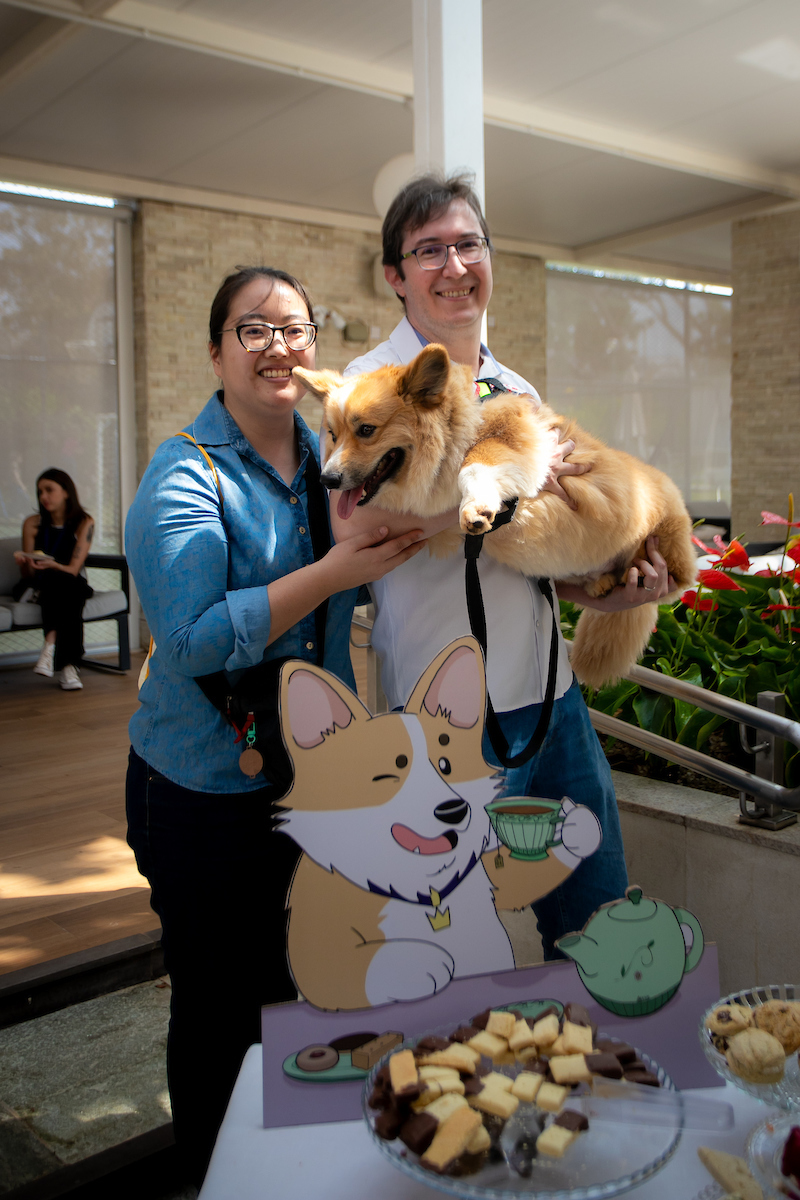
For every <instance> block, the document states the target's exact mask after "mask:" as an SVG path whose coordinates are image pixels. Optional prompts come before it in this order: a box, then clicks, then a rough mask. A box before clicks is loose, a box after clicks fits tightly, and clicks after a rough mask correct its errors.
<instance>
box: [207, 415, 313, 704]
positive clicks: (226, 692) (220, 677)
mask: <svg viewBox="0 0 800 1200" xmlns="http://www.w3.org/2000/svg"><path fill="white" fill-rule="evenodd" d="M184 437H189V435H188V434H184ZM191 440H192V441H194V438H192V439H191ZM196 444H197V443H196ZM198 449H199V450H201V451H202V449H203V447H202V446H199V445H198ZM207 457H208V456H207ZM210 461H211V460H210V459H209V462H210ZM212 469H213V464H212ZM215 476H216V472H215ZM305 477H306V508H307V510H308V529H309V533H310V534H311V548H312V551H313V554H314V561H315V562H318V561H319V560H320V559H321V558H323V557H324V556H325V555H326V554H327V553H328V551H329V550H330V548H331V532H330V524H329V522H328V506H327V494H326V492H325V489H324V488H323V486H322V483H321V481H320V472H319V465H318V463H317V460H316V458H315V457H314V453H313V451H312V450H311V448H310V447H309V450H308V454H307V457H306V467H305ZM217 478H218V477H217ZM217 487H218V488H219V482H217ZM221 498H222V497H221V492H220V499H221ZM327 622H328V598H327V597H326V598H325V599H324V600H323V601H322V603H321V604H320V605H318V606H317V608H316V609H315V610H314V625H315V629H316V639H317V640H316V652H317V653H316V661H317V665H318V666H320V667H321V666H322V665H323V662H324V659H325V631H326V626H327ZM258 665H260V664H256V666H258ZM195 682H196V683H197V686H198V687H199V688H200V689H201V691H202V692H203V694H204V695H205V696H206V698H207V699H208V700H210V701H211V703H212V704H213V705H214V707H215V708H216V709H219V711H220V712H221V713H222V715H223V716H224V717H225V719H226V720H227V721H229V722H230V713H229V711H228V709H229V702H230V696H231V685H230V683H229V681H228V676H227V675H226V673H225V672H224V671H214V672H213V673H212V674H211V675H199V676H195Z"/></svg>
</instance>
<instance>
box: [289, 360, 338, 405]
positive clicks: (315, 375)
mask: <svg viewBox="0 0 800 1200" xmlns="http://www.w3.org/2000/svg"><path fill="white" fill-rule="evenodd" d="M292 375H296V376H297V378H298V379H299V380H300V382H301V383H304V384H305V386H306V387H307V388H308V390H309V392H311V395H312V396H316V398H317V399H318V400H322V401H323V402H324V401H325V400H327V399H328V397H329V396H330V394H331V392H333V391H335V389H336V388H338V387H341V385H342V384H343V383H344V380H343V378H342V376H341V375H340V374H339V372H338V371H330V370H327V369H326V370H324V371H309V370H307V369H306V367H292Z"/></svg>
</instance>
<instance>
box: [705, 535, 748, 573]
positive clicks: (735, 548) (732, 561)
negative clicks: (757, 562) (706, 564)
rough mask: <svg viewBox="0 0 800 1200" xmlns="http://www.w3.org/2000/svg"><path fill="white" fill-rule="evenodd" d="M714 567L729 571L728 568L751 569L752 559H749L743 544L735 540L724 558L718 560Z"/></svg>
mask: <svg viewBox="0 0 800 1200" xmlns="http://www.w3.org/2000/svg"><path fill="white" fill-rule="evenodd" d="M720 540H721V539H720ZM714 566H715V567H722V568H723V569H727V568H728V567H749V566H750V559H749V558H748V557H747V551H746V550H745V548H744V546H743V545H742V543H741V542H737V541H736V539H735V538H734V540H733V541H732V542H731V544H730V545H729V546H728V548H727V550H726V551H725V553H724V554H723V556H722V558H720V559H718V561H717V562H715V563H714Z"/></svg>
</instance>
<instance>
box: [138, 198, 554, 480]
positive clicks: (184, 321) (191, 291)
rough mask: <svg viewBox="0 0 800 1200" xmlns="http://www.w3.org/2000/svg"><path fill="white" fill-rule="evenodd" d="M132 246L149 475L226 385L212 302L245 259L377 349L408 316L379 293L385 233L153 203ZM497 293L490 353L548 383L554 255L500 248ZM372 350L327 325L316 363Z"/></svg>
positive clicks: (304, 404) (338, 363)
mask: <svg viewBox="0 0 800 1200" xmlns="http://www.w3.org/2000/svg"><path fill="white" fill-rule="evenodd" d="M133 244H134V292H135V296H134V320H135V351H136V416H137V431H138V432H137V436H138V443H137V463H138V470H139V474H140V475H141V473H142V472H143V470H144V468H145V466H146V465H147V463H148V461H149V459H150V457H151V456H152V454H153V451H154V450H155V449H156V447H157V446H158V445H159V444H160V443H161V442H162V441H163V440H164V439H165V438H167V437H170V436H171V435H172V434H174V433H175V432H176V431H177V430H179V429H181V428H182V427H183V426H184V425H186V424H187V423H188V422H189V421H190V420H191V418H192V417H193V416H195V415H196V413H197V412H199V410H200V409H201V408H202V406H203V405H204V404H205V402H206V400H207V399H208V397H209V395H210V394H211V393H212V392H213V391H214V389H215V387H216V384H217V380H216V376H215V375H214V372H213V370H212V368H211V365H210V363H209V360H208V351H207V347H206V338H207V332H206V330H207V322H208V310H209V308H210V305H211V301H212V299H213V297H214V293H215V292H216V290H217V288H218V286H219V284H220V283H221V281H222V279H223V278H224V276H225V275H226V274H227V273H228V272H229V271H230V270H231V269H232V268H233V267H235V266H236V265H237V264H248V263H267V264H270V265H273V266H278V267H281V268H283V269H284V270H286V271H289V272H291V273H292V274H294V275H296V276H297V277H298V278H299V279H302V281H303V283H304V284H306V286H307V287H308V288H309V291H310V293H311V297H312V300H313V301H314V302H315V303H317V304H324V305H325V306H326V307H327V308H331V309H336V310H337V311H338V312H340V313H341V314H342V315H343V316H344V317H347V318H348V319H355V318H358V319H360V320H362V321H364V322H365V324H366V325H367V326H370V327H375V328H376V329H378V330H380V334H379V336H377V337H375V338H373V339H372V340H371V341H370V343H369V346H373V345H375V344H377V342H379V341H382V340H383V339H384V338H386V337H388V335H389V333H390V332H391V330H392V329H393V328H394V326H395V325H396V324H397V322H398V321H399V320H400V317H401V316H402V310H401V307H400V304H399V303H398V302H397V301H395V300H392V299H383V298H378V297H377V296H376V295H375V293H374V290H373V286H372V262H373V259H374V257H375V255H376V254H377V253H378V252H379V250H380V239H379V237H378V236H377V235H376V234H369V233H361V232H358V231H354V230H346V229H330V228H327V227H325V226H322V225H311V224H301V223H299V222H292V221H283V220H278V219H277V218H271V217H253V216H247V215H243V214H239V213H221V212H216V211H211V210H207V209H202V208H190V207H186V206H182V205H176V204H162V203H158V202H155V201H149V200H147V201H143V202H142V204H141V206H140V209H139V211H138V214H137V218H136V222H135V226H134V243H133ZM494 297H495V298H494V299H493V301H492V307H491V315H492V316H493V317H494V318H495V326H494V328H492V329H491V330H490V342H491V346H492V350H493V351H494V353H495V354H496V355H497V356H498V358H499V359H500V360H501V361H502V362H506V363H507V364H508V365H509V366H510V367H513V368H514V369H515V370H517V371H519V372H520V374H522V375H524V376H526V377H527V378H529V379H530V380H531V382H532V383H534V384H535V385H536V386H537V387H539V388H540V390H543V388H544V369H545V336H544V329H545V271H544V264H543V263H542V262H541V261H540V260H538V259H531V258H523V257H521V256H518V255H510V254H498V255H497V256H496V258H495V292H494ZM366 349H367V346H366V345H364V346H346V345H344V344H343V343H342V339H341V335H340V334H339V332H338V331H337V330H336V329H334V328H333V326H331V325H328V326H327V327H326V328H325V329H323V330H322V331H321V332H320V335H319V338H318V343H317V365H318V366H319V367H333V368H335V369H337V370H341V369H342V368H344V367H345V366H346V365H347V363H348V362H349V361H350V359H351V358H354V357H355V356H356V355H357V354H362V353H364V351H365V350H366ZM300 412H301V413H302V415H303V416H304V418H305V419H306V420H307V421H308V423H309V424H310V425H311V426H312V428H316V427H317V425H318V423H319V406H318V404H317V403H316V401H314V400H311V399H304V400H303V401H301V404H300Z"/></svg>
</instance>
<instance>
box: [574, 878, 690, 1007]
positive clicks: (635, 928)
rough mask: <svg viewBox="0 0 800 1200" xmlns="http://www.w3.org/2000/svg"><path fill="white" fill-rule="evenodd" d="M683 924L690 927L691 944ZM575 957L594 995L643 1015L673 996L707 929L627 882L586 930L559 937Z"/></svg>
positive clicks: (607, 1004)
mask: <svg viewBox="0 0 800 1200" xmlns="http://www.w3.org/2000/svg"><path fill="white" fill-rule="evenodd" d="M682 926H686V927H688V929H689V930H690V931H691V945H688V942H687V937H686V935H685V934H684V929H683V928H682ZM556 945H557V946H558V948H559V950H560V951H561V952H562V954H565V955H566V956H567V957H568V958H571V959H573V961H574V962H575V964H576V965H577V968H578V974H579V975H580V977H581V982H582V983H583V985H584V987H585V988H586V990H587V991H588V992H590V993H591V995H592V997H593V998H594V999H595V1000H596V1001H597V1003H598V1004H601V1005H602V1006H603V1008H606V1009H608V1011H609V1012H612V1013H615V1014H616V1015H617V1016H620V1017H643V1016H646V1014H647V1013H651V1012H655V1011H656V1010H657V1009H659V1008H661V1007H662V1006H663V1005H664V1004H666V1003H667V1001H668V1000H669V999H670V998H671V997H672V996H674V995H675V993H676V991H677V990H678V987H679V986H680V982H681V980H682V979H683V976H684V974H685V973H686V972H687V971H693V970H694V968H695V967H696V966H697V964H698V963H699V962H700V959H701V957H702V954H703V931H702V929H701V928H700V922H699V921H698V920H697V917H695V916H694V914H693V913H690V912H688V911H687V910H686V909H685V908H672V907H671V906H670V905H669V904H665V903H664V902H663V901H662V900H653V899H651V897H649V896H645V895H643V893H642V889H641V888H640V887H629V888H628V889H627V891H626V892H625V899H624V900H614V901H612V903H610V904H604V905H603V906H602V907H601V908H599V909H598V910H597V912H596V913H595V914H594V915H593V916H591V917H590V918H589V920H588V921H587V922H586V924H585V925H584V927H583V932H582V933H570V934H567V935H566V936H565V937H562V938H559V939H558V941H557V942H556Z"/></svg>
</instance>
